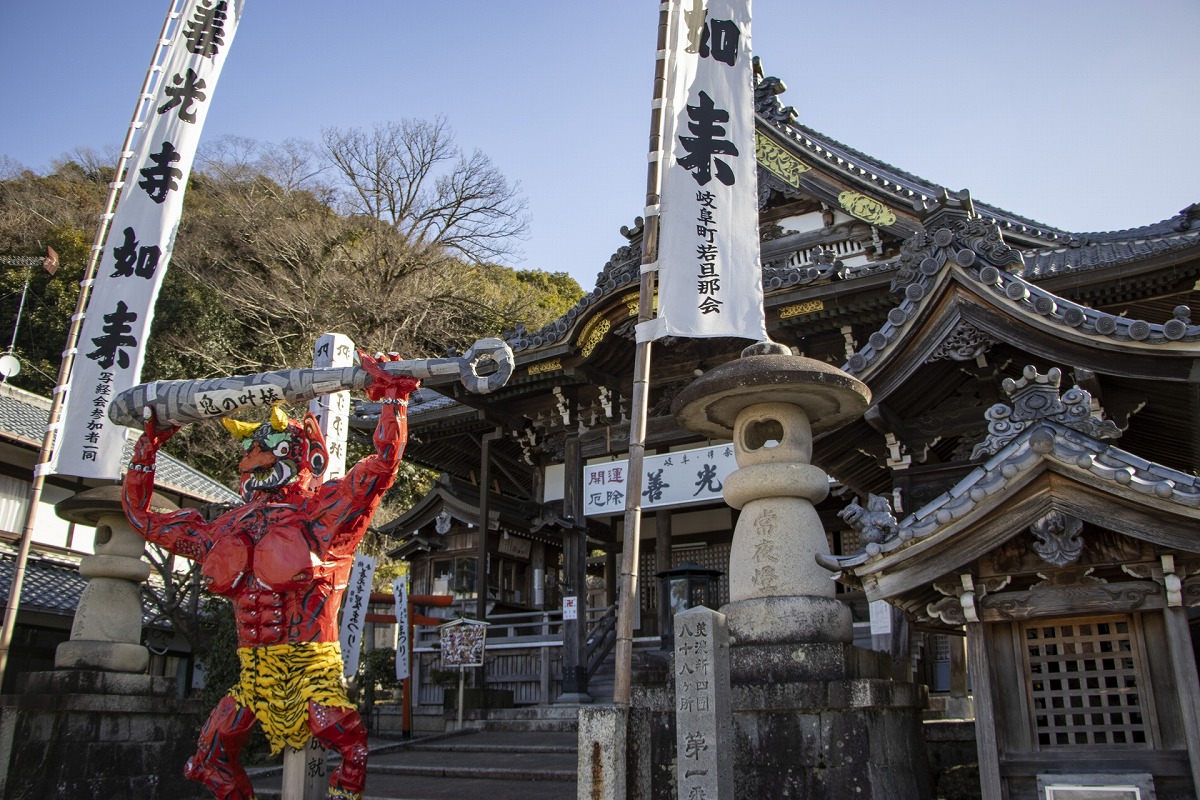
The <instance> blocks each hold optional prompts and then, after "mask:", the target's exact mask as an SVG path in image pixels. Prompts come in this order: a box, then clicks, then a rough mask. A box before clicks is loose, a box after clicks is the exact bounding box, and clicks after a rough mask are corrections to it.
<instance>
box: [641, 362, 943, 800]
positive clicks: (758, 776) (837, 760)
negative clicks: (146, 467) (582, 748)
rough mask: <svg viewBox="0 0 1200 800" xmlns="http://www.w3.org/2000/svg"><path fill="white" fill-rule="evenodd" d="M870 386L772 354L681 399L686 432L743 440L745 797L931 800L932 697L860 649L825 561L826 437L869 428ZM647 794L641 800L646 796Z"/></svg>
mask: <svg viewBox="0 0 1200 800" xmlns="http://www.w3.org/2000/svg"><path fill="white" fill-rule="evenodd" d="M869 398H870V392H869V390H868V389H867V387H866V386H865V385H864V384H863V383H862V382H861V381H859V380H857V379H855V378H853V377H851V376H850V375H848V374H847V373H845V372H842V371H841V370H839V369H836V368H834V367H831V366H829V365H828V364H824V363H821V362H818V361H814V360H812V359H808V358H803V357H799V356H794V355H792V354H791V351H790V350H789V349H788V348H787V347H784V346H782V345H778V344H774V343H772V342H762V343H759V344H756V345H753V346H751V347H748V348H747V349H746V350H744V351H743V352H742V357H741V358H739V359H737V360H735V361H731V362H729V363H727V364H723V365H721V366H720V367H718V368H716V369H713V370H711V371H709V372H707V373H705V374H704V375H703V376H701V377H700V378H698V379H697V380H696V381H694V382H693V383H692V384H691V385H689V386H688V387H687V388H685V389H684V390H683V391H682V392H680V393H679V395H678V397H677V398H676V399H675V403H674V406H673V409H672V410H673V411H674V413H675V417H676V419H677V420H678V421H679V423H680V424H681V425H682V426H684V427H685V428H688V429H690V430H693V431H696V432H698V433H703V434H706V435H708V436H711V437H714V438H730V437H732V439H733V446H734V452H735V456H736V458H737V464H738V469H737V471H735V472H734V473H732V474H731V475H730V476H729V477H728V478H727V479H726V481H725V488H724V493H725V499H726V501H727V502H728V503H729V504H730V505H731V506H733V507H734V508H738V509H741V512H742V513H741V515H740V517H739V518H738V522H737V527H736V529H735V531H734V537H733V545H732V550H731V553H730V563H729V593H730V594H729V596H730V602H729V603H728V604H727V605H726V606H724V607H723V608H722V609H721V612H722V613H724V614H725V616H726V619H727V623H728V627H729V634H730V640H731V648H730V651H731V670H730V671H731V679H732V684H733V692H732V694H733V699H732V706H733V729H734V741H735V744H734V764H735V773H736V775H737V780H736V785H737V790H736V796H737V797H738V798H756V797H775V798H806V800H815V799H816V798H828V800H833V798H845V797H856V798H862V799H863V800H872V799H875V800H882V798H889V800H893V799H894V800H924V799H925V798H928V797H929V796H930V785H929V773H928V767H927V758H926V754H925V746H924V737H923V735H922V731H921V724H920V710H921V708H922V707H923V705H924V697H923V694H922V693H921V692H919V691H918V689H917V688H916V687H915V686H913V685H912V684H909V683H898V682H895V681H892V680H891V678H890V664H889V662H888V659H887V658H886V657H884V656H882V655H881V654H878V653H874V652H871V651H868V650H862V649H859V648H856V647H853V646H852V645H851V644H850V642H851V640H852V638H853V628H852V624H851V615H850V609H849V608H848V607H847V606H846V605H845V604H843V603H841V602H840V601H838V600H837V598H836V596H835V588H836V587H835V583H834V581H833V580H831V577H832V576H831V575H830V573H829V572H828V571H826V570H825V569H824V568H823V567H821V566H820V565H819V564H818V563H817V561H816V556H817V555H819V554H825V553H827V552H828V544H827V539H826V536H825V530H824V527H823V526H822V524H821V521H820V518H819V517H818V515H817V511H816V509H815V507H814V504H815V503H819V502H820V501H821V500H823V499H824V498H825V496H826V495H827V493H828V491H829V488H828V487H829V479H828V476H827V475H826V474H825V473H824V472H823V471H822V470H821V469H820V468H819V467H816V466H814V465H813V464H812V463H811V462H812V447H813V436H814V434H817V433H821V432H823V431H829V430H833V429H835V428H837V427H839V426H841V425H843V424H845V423H846V422H849V421H850V420H852V419H854V418H856V417H858V416H860V415H861V414H862V413H863V412H864V411H865V410H866V408H867V405H868V402H869ZM633 794H634V796H638V793H637V792H634V793H633Z"/></svg>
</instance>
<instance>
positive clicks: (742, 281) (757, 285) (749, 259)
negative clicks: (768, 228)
mask: <svg viewBox="0 0 1200 800" xmlns="http://www.w3.org/2000/svg"><path fill="white" fill-rule="evenodd" d="M679 16H680V20H679V24H678V25H677V26H674V27H673V41H672V42H671V67H672V68H671V71H670V74H669V76H668V86H667V96H668V107H667V125H666V130H665V131H664V145H663V147H664V150H665V151H666V154H667V155H666V157H665V158H664V159H663V163H662V169H663V175H662V187H663V188H662V207H663V209H664V211H663V214H662V217H661V221H660V225H661V227H660V234H659V235H660V239H659V251H658V261H659V264H660V265H661V266H660V269H659V277H658V280H659V308H658V318H657V319H656V320H655V322H654V325H653V328H652V330H653V336H652V337H651V338H653V339H659V338H662V337H663V336H668V335H671V336H688V337H712V336H739V337H742V338H746V339H753V340H756V341H757V340H761V339H765V338H766V319H765V315H764V314H763V301H762V269H761V267H760V265H759V252H758V173H757V166H756V164H755V157H754V92H753V87H754V78H753V67H752V64H751V52H750V0H707V2H704V3H701V2H694V3H688V4H685V7H684V9H683V10H682V11H681V12H680V15H679ZM648 327H649V326H648Z"/></svg>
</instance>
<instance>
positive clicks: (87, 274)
mask: <svg viewBox="0 0 1200 800" xmlns="http://www.w3.org/2000/svg"><path fill="white" fill-rule="evenodd" d="M185 2H187V0H169V2H168V4H167V16H166V19H165V20H164V21H163V27H162V32H161V33H159V35H158V41H157V42H156V43H155V45H154V54H153V55H152V56H151V58H150V66H149V67H148V68H147V70H146V77H145V79H144V80H143V81H142V90H141V92H140V93H139V94H138V101H137V105H136V106H135V107H134V109H133V117H132V119H130V121H129V128H128V129H127V130H126V131H125V141H124V142H123V143H122V144H121V154H120V157H119V158H118V160H117V169H116V172H115V173H114V175H113V180H112V183H110V184H109V185H108V197H107V199H106V200H105V203H104V213H102V214H101V215H100V223H99V225H97V226H96V236H95V238H94V239H93V240H92V248H91V252H90V253H89V254H88V262H87V266H86V267H85V268H84V273H83V279H82V280H81V281H80V282H79V298H78V300H76V302H75V313H74V314H72V315H71V327H70V328H69V330H68V332H67V343H66V348H65V349H64V350H63V354H62V363H61V364H60V365H59V368H58V377H57V379H56V380H55V384H54V392H53V393H52V397H51V399H50V411H49V414H48V415H47V420H46V433H45V435H44V436H43V437H42V446H41V449H40V450H39V451H38V456H37V460H36V461H35V462H34V468H33V477H32V480H31V482H30V484H29V501H28V506H27V507H26V509H25V524H24V527H23V528H22V530H21V544H20V547H19V549H18V551H17V562H16V564H15V565H14V568H13V579H12V585H11V586H10V587H9V590H8V605H7V606H6V607H5V609H4V628H3V630H2V631H0V683H3V680H4V674H5V671H6V669H7V667H8V653H9V649H10V648H11V646H12V639H13V632H14V631H15V630H16V626H17V611H18V609H19V608H20V605H21V589H22V587H23V586H24V583H25V568H26V565H27V564H28V562H29V551H30V546H31V544H32V542H33V528H34V525H35V523H36V521H37V512H38V505H39V504H40V503H41V500H42V489H43V488H44V486H45V482H46V470H47V468H48V466H49V462H50V458H51V456H52V455H53V453H54V444H55V439H56V438H57V436H58V428H59V419H60V417H61V416H62V407H63V403H64V401H65V396H66V393H67V391H68V390H69V384H70V378H71V368H72V366H73V365H74V363H75V352H76V350H77V348H78V345H79V334H80V331H81V330H82V329H83V316H84V311H85V310H86V309H87V304H88V299H89V298H90V297H91V288H92V284H93V283H94V282H95V278H96V269H97V267H98V266H99V264H100V254H101V252H103V249H104V241H105V239H106V238H107V237H108V226H109V223H110V222H112V218H113V208H114V207H115V206H116V203H117V196H118V195H119V194H120V191H121V187H122V186H123V185H124V178H125V170H126V168H127V166H128V164H129V159H130V158H131V157H132V156H133V140H134V138H135V137H136V136H137V133H138V130H140V129H141V127H142V123H143V118H144V117H145V115H146V114H147V113H148V111H149V109H150V107H151V105H152V103H151V100H152V99H153V98H154V87H155V84H156V82H157V81H158V80H159V79H160V77H161V73H162V67H161V64H162V62H163V61H164V60H165V59H164V58H163V54H164V52H165V51H166V50H167V49H168V48H169V47H170V43H171V36H172V32H171V25H172V23H173V22H175V21H176V20H178V19H179V17H180V15H181V14H182V11H181V9H182V6H183V5H184V3H185Z"/></svg>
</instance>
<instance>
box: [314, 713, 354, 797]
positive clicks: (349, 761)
mask: <svg viewBox="0 0 1200 800" xmlns="http://www.w3.org/2000/svg"><path fill="white" fill-rule="evenodd" d="M308 728H309V730H311V731H312V735H313V738H314V739H316V740H317V741H318V742H320V743H321V745H322V746H323V747H325V748H327V749H333V750H337V751H338V753H339V754H340V755H341V757H342V764H341V766H339V767H338V768H337V769H335V770H334V771H333V774H332V775H330V776H329V797H330V798H336V800H359V798H360V797H361V796H362V790H363V787H364V786H366V783H367V729H366V727H364V726H363V722H362V717H360V716H359V715H358V712H357V711H355V710H354V709H352V708H334V707H333V706H323V705H321V704H320V703H315V702H312V701H309V703H308Z"/></svg>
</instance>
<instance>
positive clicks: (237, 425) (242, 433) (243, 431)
mask: <svg viewBox="0 0 1200 800" xmlns="http://www.w3.org/2000/svg"><path fill="white" fill-rule="evenodd" d="M221 424H222V425H224V426H225V430H227V431H229V432H230V433H232V434H233V438H235V439H237V440H238V441H239V442H240V441H242V440H243V439H245V438H246V437H247V436H249V435H250V434H252V433H254V431H255V430H257V429H258V423H257V422H242V421H241V420H237V419H230V418H229V417H222V418H221Z"/></svg>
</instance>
